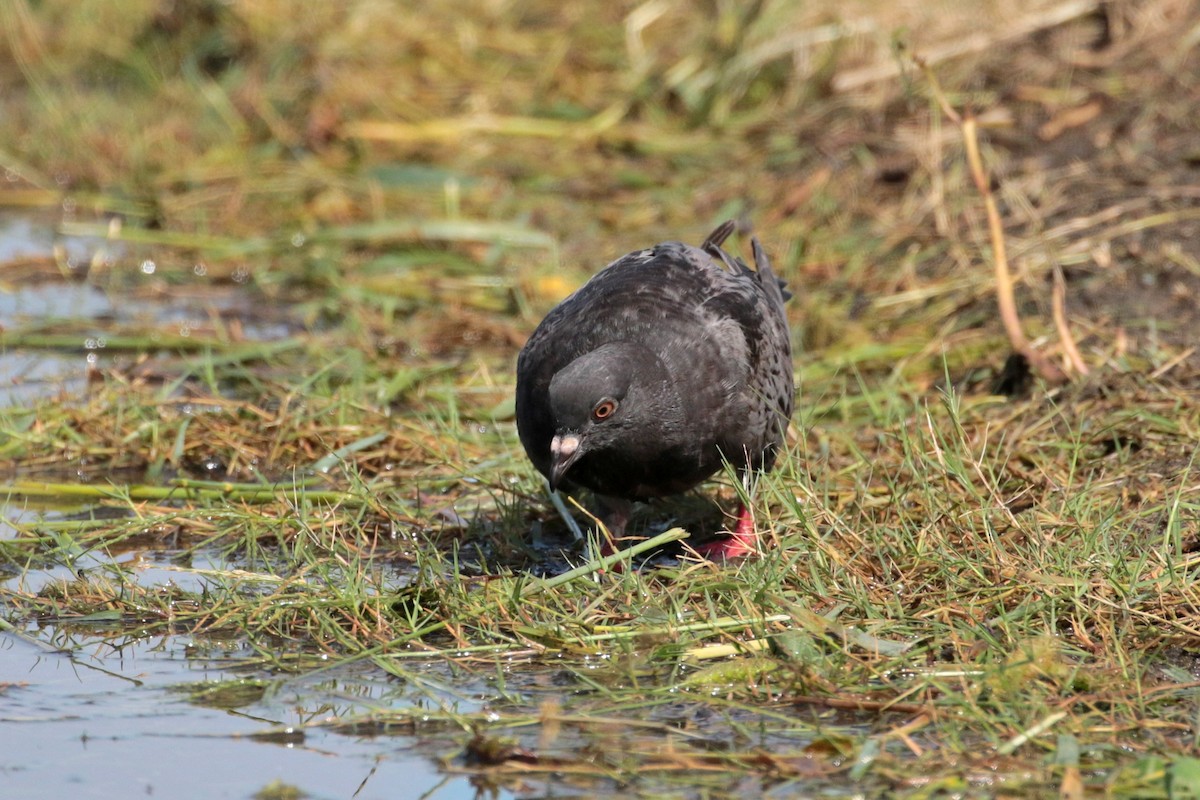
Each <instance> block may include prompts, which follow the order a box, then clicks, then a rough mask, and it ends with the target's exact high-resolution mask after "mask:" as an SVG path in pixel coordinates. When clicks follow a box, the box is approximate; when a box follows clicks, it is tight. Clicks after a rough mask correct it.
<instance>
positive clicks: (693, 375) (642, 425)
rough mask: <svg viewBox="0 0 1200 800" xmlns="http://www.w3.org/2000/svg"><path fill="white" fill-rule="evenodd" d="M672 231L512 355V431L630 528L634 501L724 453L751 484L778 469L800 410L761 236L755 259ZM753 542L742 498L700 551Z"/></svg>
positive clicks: (720, 231) (716, 241)
mask: <svg viewBox="0 0 1200 800" xmlns="http://www.w3.org/2000/svg"><path fill="white" fill-rule="evenodd" d="M733 230H734V223H733V221H729V222H726V223H724V224H723V225H721V226H720V227H718V228H717V229H716V230H715V231H713V232H712V234H711V235H710V236H709V237H708V238H707V239H706V240H705V241H704V243H703V244H702V245H701V246H700V247H693V246H690V245H686V244H683V243H681V242H665V243H663V244H659V245H656V246H654V247H651V248H648V249H645V250H638V251H635V252H633V253H630V254H628V255H626V256H623V257H621V258H619V259H617V260H616V261H614V262H612V263H611V264H609V265H608V266H607V267H605V268H604V269H603V270H601V271H600V272H598V273H597V274H596V275H595V276H593V277H592V279H591V280H589V281H588V282H587V283H586V284H584V286H582V287H581V288H580V289H579V290H577V291H576V292H575V293H574V294H572V295H571V296H570V297H568V298H567V299H565V300H563V301H562V302H561V303H560V304H559V305H558V306H556V307H555V308H554V309H552V310H551V311H550V313H549V314H547V315H546V318H545V319H543V320H542V322H541V324H539V325H538V326H537V328H536V329H535V330H534V332H533V334H532V335H531V336H530V337H529V341H528V342H526V344H525V346H524V348H522V350H521V353H520V355H519V356H518V358H517V387H516V415H517V431H518V433H519V435H520V439H521V444H522V445H523V446H524V448H525V452H526V454H527V455H528V456H529V459H530V461H532V462H533V465H534V466H535V467H536V468H537V470H538V471H539V472H541V473H542V475H544V476H545V477H546V479H547V481H548V482H549V485H550V489H551V491H558V490H559V489H560V488H561V489H566V490H568V491H571V490H574V489H575V488H578V487H585V488H587V489H591V490H592V491H593V492H594V493H595V494H596V496H597V499H598V501H599V503H600V505H601V507H602V512H601V518H602V519H603V520H604V522H605V524H606V525H607V527H608V528H609V530H610V531H611V532H612V533H613V534H614V535H615V536H617V537H620V536H622V535H623V534H624V528H625V525H626V523H627V522H628V520H629V515H630V511H631V509H632V502H633V501H635V500H646V499H649V498H654V497H663V496H667V495H673V494H678V493H681V492H685V491H687V490H689V489H691V488H692V487H694V486H696V485H697V484H698V483H700V482H701V481H703V480H705V479H706V478H708V477H710V476H711V475H712V474H713V473H715V472H716V471H717V470H719V469H720V468H721V466H722V464H724V463H726V462H728V463H729V464H731V465H732V466H733V467H735V468H736V469H737V470H738V472H739V474H740V475H741V476H742V479H743V481H746V482H747V483H748V481H749V480H750V479H751V478H752V477H753V476H754V475H755V474H757V473H759V472H765V471H768V470H770V469H771V468H772V466H773V465H774V462H775V457H776V454H777V452H778V451H779V449H780V446H781V445H782V443H783V437H784V432H785V430H786V428H787V426H788V422H789V420H790V419H791V416H792V406H793V401H794V393H795V392H794V384H793V381H794V378H793V374H792V351H791V338H790V334H789V331H788V323H787V316H786V314H785V311H784V301H785V300H786V299H787V298H789V297H790V296H791V295H790V294H789V293H788V292H786V291H785V289H784V284H783V282H782V281H780V280H779V279H777V278H776V277H775V274H774V273H773V272H772V270H771V265H770V262H769V261H768V260H767V256H766V253H765V252H764V251H763V249H762V246H761V245H760V244H759V242H758V239H756V238H755V239H752V240H751V244H752V248H753V253H754V263H755V269H751V268H750V267H749V266H747V264H746V263H745V262H744V261H742V260H741V259H740V258H737V257H736V256H733V255H730V254H729V253H728V252H726V251H725V250H723V249H722V247H721V245H722V244H723V243H724V242H725V240H726V239H727V238H728V237H729V234H730V233H732V232H733ZM697 550H698V551H699V552H700V554H701V555H704V556H705V557H707V558H710V559H725V558H733V557H738V556H744V555H749V554H752V553H755V552H757V532H756V529H755V526H754V518H753V515H752V513H751V512H750V511H749V510H748V509H747V508H746V506H745V505H741V506H740V508H739V510H738V522H737V525H736V527H735V528H734V530H733V531H732V532H731V534H730V535H728V536H724V537H721V538H719V539H718V540H717V541H715V542H712V543H710V544H708V545H706V546H704V547H702V548H697Z"/></svg>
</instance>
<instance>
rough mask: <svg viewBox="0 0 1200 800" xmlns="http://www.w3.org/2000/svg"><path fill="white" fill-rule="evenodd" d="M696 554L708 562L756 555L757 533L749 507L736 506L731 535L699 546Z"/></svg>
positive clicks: (752, 513)
mask: <svg viewBox="0 0 1200 800" xmlns="http://www.w3.org/2000/svg"><path fill="white" fill-rule="evenodd" d="M696 552H697V553H699V554H700V555H702V556H704V557H705V558H707V559H708V560H710V561H727V560H729V559H731V558H741V557H743V556H752V555H755V554H757V553H758V532H757V531H756V530H755V529H754V512H753V511H752V510H751V509H750V506H745V505H741V504H739V505H738V521H737V526H736V527H735V528H734V529H733V532H732V533H731V534H729V535H728V536H723V537H721V538H720V539H717V540H716V541H712V542H709V543H707V544H702V545H700V546H699V547H697V548H696Z"/></svg>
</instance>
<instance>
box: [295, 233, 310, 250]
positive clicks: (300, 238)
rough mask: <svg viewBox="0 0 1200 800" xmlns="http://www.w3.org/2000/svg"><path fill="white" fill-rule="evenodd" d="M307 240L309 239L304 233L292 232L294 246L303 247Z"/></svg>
mask: <svg viewBox="0 0 1200 800" xmlns="http://www.w3.org/2000/svg"><path fill="white" fill-rule="evenodd" d="M305 241H307V240H306V239H305V238H304V234H303V233H294V234H292V247H303V246H304V242H305Z"/></svg>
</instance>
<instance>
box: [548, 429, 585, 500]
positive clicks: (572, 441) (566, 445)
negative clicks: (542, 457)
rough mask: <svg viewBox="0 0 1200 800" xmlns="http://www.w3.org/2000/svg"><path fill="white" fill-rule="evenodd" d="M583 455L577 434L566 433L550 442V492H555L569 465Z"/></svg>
mask: <svg viewBox="0 0 1200 800" xmlns="http://www.w3.org/2000/svg"><path fill="white" fill-rule="evenodd" d="M581 455H583V448H582V447H580V439H579V434H577V433H566V434H560V435H558V436H555V437H554V438H553V439H551V440H550V490H551V491H554V492H557V491H558V487H559V486H560V485H562V481H563V478H564V477H566V475H567V470H569V469H570V468H571V465H572V464H574V463H575V462H576V461H578V460H579V457H580V456H581Z"/></svg>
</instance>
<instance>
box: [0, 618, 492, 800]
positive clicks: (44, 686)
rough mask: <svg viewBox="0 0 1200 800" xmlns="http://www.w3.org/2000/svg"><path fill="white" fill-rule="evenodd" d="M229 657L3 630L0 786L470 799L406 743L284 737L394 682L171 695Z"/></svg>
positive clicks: (209, 680) (40, 794) (17, 791)
mask: <svg viewBox="0 0 1200 800" xmlns="http://www.w3.org/2000/svg"><path fill="white" fill-rule="evenodd" d="M31 633H35V635H36V637H37V640H38V641H39V642H44V641H56V640H62V639H63V637H62V636H61V635H60V634H58V633H56V632H55V631H54V630H53V629H49V630H41V631H36V632H32V631H31ZM63 643H64V644H68V642H65V641H64V642H63ZM243 655H244V654H243ZM237 656H238V653H236V652H234V653H230V654H219V653H212V654H198V653H197V652H196V649H195V647H194V643H193V642H191V641H190V640H189V638H188V637H181V636H171V637H166V638H163V639H155V640H132V641H129V642H127V643H123V644H120V643H118V644H114V643H111V642H108V641H97V642H95V643H94V644H92V645H90V646H88V645H84V646H83V647H82V648H81V649H77V650H74V651H73V652H72V653H71V654H67V653H62V652H52V651H49V650H47V649H44V648H43V647H41V646H39V645H37V644H35V643H31V642H28V641H26V640H24V639H22V638H18V637H17V636H15V635H11V634H9V635H4V636H3V637H0V686H2V687H3V690H2V692H3V693H2V694H0V697H2V700H0V724H2V725H4V726H5V730H6V731H7V734H6V736H5V746H4V747H3V748H0V794H2V795H3V796H4V797H5V798H8V800H19V799H20V798H57V797H71V798H74V800H89V799H90V798H96V800H110V799H111V798H116V797H172V798H225V797H228V798H248V797H251V796H252V795H253V794H254V793H255V792H257V791H259V790H261V789H263V788H264V787H266V786H269V785H271V784H272V783H274V782H280V783H283V784H288V785H291V786H295V787H299V788H301V789H302V790H303V791H304V792H306V793H307V796H309V797H314V798H324V797H329V798H335V797H344V798H349V797H357V798H364V799H365V798H394V797H430V798H442V800H452V799H454V798H467V797H473V796H474V795H475V790H474V789H473V788H472V787H470V786H469V784H468V783H467V782H466V781H465V780H463V779H452V780H449V781H447V780H446V778H445V776H443V775H441V774H440V773H439V771H438V769H437V766H436V765H435V763H434V762H433V761H431V760H430V758H429V757H427V756H426V755H423V754H422V753H420V752H418V751H419V750H420V749H421V748H422V743H421V742H420V741H418V740H417V739H415V738H414V737H405V736H389V737H365V736H364V737H355V736H348V735H345V734H342V733H335V732H332V731H329V730H326V729H323V728H319V727H308V728H306V729H304V730H303V731H302V732H299V733H289V732H288V729H289V728H292V729H293V730H294V726H299V725H301V724H302V723H304V722H306V721H311V720H312V718H313V716H314V715H317V718H320V717H321V716H323V715H321V710H322V709H321V706H323V705H324V706H326V707H327V708H328V709H329V711H327V712H326V714H325V715H331V713H332V715H334V716H336V715H339V714H343V715H344V714H346V713H349V712H350V711H352V710H354V708H355V707H358V708H361V709H363V710H365V709H367V708H371V707H378V706H379V705H386V704H388V703H391V702H395V698H394V697H389V696H388V695H394V694H396V689H395V688H394V687H393V686H389V685H387V684H386V683H385V684H380V683H374V682H372V681H370V680H369V679H368V677H366V676H359V675H355V674H353V672H352V671H350V670H342V671H341V673H340V674H338V675H335V676H324V677H322V679H321V680H322V682H323V686H322V687H320V689H318V688H317V687H313V686H306V685H305V683H304V682H292V681H290V680H288V679H287V678H282V679H280V678H268V686H269V688H268V690H267V691H265V692H264V693H263V695H262V699H260V700H258V701H256V702H251V703H247V704H245V705H242V706H239V707H236V708H213V707H206V706H204V705H202V704H199V703H197V702H194V701H192V700H190V699H189V697H190V695H189V694H187V693H185V692H181V691H178V690H177V687H179V686H180V685H181V684H219V683H221V682H229V681H231V680H236V679H237V676H236V675H231V674H230V672H231V670H230V667H231V666H233V665H235V664H237V663H238V661H239V660H240V659H238V658H237ZM335 689H336V690H339V692H340V697H339V699H338V700H337V701H336V702H333V703H331V702H330V701H329V697H330V696H331V695H332V694H333V693H334V690H335ZM346 697H353V698H355V700H354V701H352V702H351V701H347V700H346V699H345V698H346ZM424 746H425V747H426V748H427V747H428V744H426V745H424ZM441 746H442V747H444V748H450V747H452V743H450V742H443V743H442V744H441ZM499 796H502V797H504V796H509V795H507V794H504V793H502V794H500V795H499Z"/></svg>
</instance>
